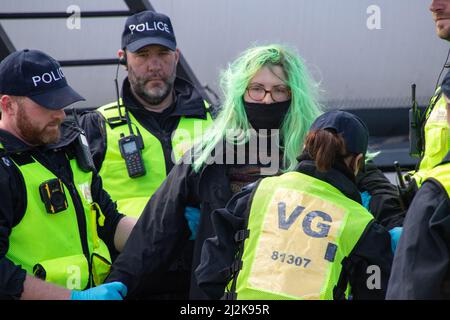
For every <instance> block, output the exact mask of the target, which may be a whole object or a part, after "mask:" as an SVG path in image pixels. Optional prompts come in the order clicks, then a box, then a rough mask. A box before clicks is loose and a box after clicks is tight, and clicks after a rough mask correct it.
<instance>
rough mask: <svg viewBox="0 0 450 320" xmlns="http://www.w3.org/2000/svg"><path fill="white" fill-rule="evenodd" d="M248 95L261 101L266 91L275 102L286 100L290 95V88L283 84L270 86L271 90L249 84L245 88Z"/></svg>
mask: <svg viewBox="0 0 450 320" xmlns="http://www.w3.org/2000/svg"><path fill="white" fill-rule="evenodd" d="M247 92H248V95H249V96H250V98H252V99H253V100H255V101H262V100H264V98H265V97H266V94H267V93H270V96H271V97H272V100H273V101H275V102H282V101H286V100H288V99H289V98H290V97H291V90H289V88H288V87H286V86H283V85H278V86H274V87H272V90H266V89H265V88H264V87H261V86H250V87H248V88H247Z"/></svg>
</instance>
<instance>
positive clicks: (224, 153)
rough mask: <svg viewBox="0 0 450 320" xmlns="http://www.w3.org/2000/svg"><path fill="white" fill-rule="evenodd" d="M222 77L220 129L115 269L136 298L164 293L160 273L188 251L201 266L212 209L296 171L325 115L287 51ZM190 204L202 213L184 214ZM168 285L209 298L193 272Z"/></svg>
mask: <svg viewBox="0 0 450 320" xmlns="http://www.w3.org/2000/svg"><path fill="white" fill-rule="evenodd" d="M221 80H222V83H221V84H222V88H223V90H224V95H225V97H224V102H223V105H222V108H221V111H220V113H219V114H218V116H217V118H216V120H215V123H214V125H213V126H212V128H211V129H210V130H209V131H207V132H206V134H205V135H204V136H203V138H202V140H201V141H199V142H198V143H197V144H196V145H195V147H194V148H193V149H192V150H191V151H192V152H190V153H187V154H186V155H185V156H184V158H183V159H182V160H181V162H179V163H178V164H177V165H176V166H175V167H174V168H173V169H172V171H171V172H170V174H169V175H168V177H167V179H166V180H165V182H164V183H163V184H162V185H161V187H160V188H159V189H158V191H157V192H156V193H155V194H154V195H153V197H152V198H151V200H150V201H149V203H148V204H147V206H146V207H145V209H144V211H143V213H142V215H141V217H140V219H139V222H138V223H137V226H136V228H135V229H134V231H133V232H132V235H131V237H130V239H129V240H128V242H127V245H126V248H125V249H124V253H123V254H121V255H120V256H119V257H118V259H117V260H116V262H115V264H114V265H113V267H112V273H111V275H110V277H109V279H108V281H114V279H121V281H124V283H126V285H127V287H128V288H129V292H130V293H129V297H131V298H133V297H135V298H136V297H137V298H139V297H146V296H150V295H151V294H153V293H155V291H158V290H161V288H164V286H166V285H167V281H168V279H167V278H163V277H161V276H160V275H161V273H163V272H166V271H167V270H166V269H167V268H168V265H169V264H170V262H171V261H172V260H173V259H174V258H175V257H178V256H180V255H181V253H182V252H183V251H184V250H189V251H190V252H191V253H192V254H191V257H192V268H193V269H195V268H196V267H197V265H198V263H199V258H200V251H201V247H202V244H203V241H204V239H206V238H209V237H211V236H213V235H214V230H213V229H212V227H211V221H210V212H211V211H213V210H214V209H217V208H221V207H224V206H225V205H226V203H227V201H228V200H230V198H231V197H232V196H233V194H234V193H237V192H239V191H240V190H241V188H242V187H244V186H246V185H247V184H250V183H252V182H255V181H257V180H258V179H259V178H261V177H264V176H267V175H275V174H278V173H281V172H283V171H289V170H292V169H293V168H295V166H296V165H297V160H296V157H297V156H298V154H300V151H301V148H302V146H303V140H304V138H305V134H306V132H307V130H308V129H309V127H310V125H311V123H312V122H313V121H314V119H315V118H316V117H317V116H318V115H319V114H320V113H321V108H320V105H319V103H318V102H317V86H316V84H315V83H314V82H313V80H312V79H311V77H310V76H309V73H308V70H307V68H306V66H305V64H304V63H303V61H302V59H301V58H300V57H299V56H298V55H297V54H296V53H295V52H294V51H293V50H292V49H290V48H287V47H285V46H281V45H267V46H258V47H252V48H250V49H248V50H246V51H244V52H243V53H242V54H241V55H240V56H239V57H238V58H237V59H236V60H235V61H234V62H233V63H231V65H230V66H229V67H228V68H227V70H226V71H225V72H224V73H223V74H222V78H221ZM186 207H194V208H198V209H200V210H199V211H198V210H197V211H195V210H192V211H191V210H187V211H186V213H185V208H186ZM196 212H197V214H196ZM191 213H192V214H191ZM198 215H199V216H198ZM189 239H191V240H192V239H195V241H189ZM169 271H170V270H169ZM169 280H170V281H174V282H176V283H178V284H179V285H178V288H179V289H180V291H181V293H182V292H185V293H186V298H187V297H188V295H189V296H190V297H191V298H196V299H201V298H204V296H203V294H202V292H201V291H200V289H199V288H198V286H197V284H196V280H195V278H192V281H191V272H188V273H186V275H185V277H184V278H180V277H178V278H176V277H172V278H170V279H169Z"/></svg>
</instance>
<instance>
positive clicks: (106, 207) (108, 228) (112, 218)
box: [91, 174, 124, 258]
mask: <svg viewBox="0 0 450 320" xmlns="http://www.w3.org/2000/svg"><path fill="white" fill-rule="evenodd" d="M91 191H92V198H93V200H94V201H95V202H97V204H98V205H99V207H100V209H101V210H102V213H103V215H104V216H105V222H104V225H103V226H100V225H98V226H97V232H98V235H99V237H100V238H101V239H102V240H103V241H104V242H105V243H106V245H107V246H108V249H109V251H110V253H111V256H112V257H113V258H115V257H116V256H117V255H118V254H119V252H118V251H117V250H116V248H115V245H114V235H115V233H116V229H117V225H118V224H119V221H120V219H122V218H123V217H124V215H123V214H120V213H119V212H118V211H117V206H116V203H115V202H113V201H112V199H111V197H110V196H109V194H108V193H107V192H106V191H105V190H104V189H103V185H102V179H101V178H100V176H98V175H96V174H94V175H93V178H92V187H91Z"/></svg>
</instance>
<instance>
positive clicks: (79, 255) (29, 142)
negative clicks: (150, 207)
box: [0, 49, 135, 300]
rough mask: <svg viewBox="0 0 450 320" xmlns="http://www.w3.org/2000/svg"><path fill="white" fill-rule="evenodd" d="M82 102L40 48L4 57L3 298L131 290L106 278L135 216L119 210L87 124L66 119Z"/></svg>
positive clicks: (0, 146) (0, 80)
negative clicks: (89, 149) (95, 159)
mask: <svg viewBox="0 0 450 320" xmlns="http://www.w3.org/2000/svg"><path fill="white" fill-rule="evenodd" d="M80 100H84V98H83V97H81V96H80V95H79V94H78V93H77V92H75V91H74V90H73V89H72V88H71V87H70V86H69V85H68V83H67V81H66V79H65V76H64V74H63V72H62V70H61V67H60V65H59V63H58V62H57V61H56V60H54V59H53V58H52V57H50V56H48V55H47V54H45V53H43V52H41V51H38V50H28V49H25V50H21V51H17V52H14V53H12V54H10V55H9V56H8V57H6V58H5V59H4V60H3V61H2V62H1V63H0V105H1V110H2V114H1V120H0V157H1V161H0V202H1V206H0V270H1V272H0V298H1V299H73V300H79V299H122V298H123V296H125V295H126V291H127V288H126V287H125V286H124V285H123V284H121V283H119V282H116V283H111V284H105V285H102V283H103V280H104V279H105V277H106V276H107V274H108V272H109V268H110V264H111V257H110V256H111V254H110V253H112V252H115V251H116V250H119V251H120V250H121V249H122V248H123V246H124V244H125V241H126V239H127V238H128V235H129V233H130V232H131V229H132V228H133V226H134V223H135V220H134V219H132V218H124V216H123V215H121V214H119V213H118V212H117V210H116V208H115V206H114V203H113V202H112V201H111V199H110V197H109V195H108V194H107V193H106V192H105V191H104V190H103V189H102V182H101V179H100V177H99V176H98V175H97V174H96V172H95V169H94V168H93V166H91V167H89V166H87V165H86V164H87V163H88V161H87V160H89V159H88V158H86V157H87V155H86V154H82V153H81V152H80V150H81V149H80V148H82V147H83V146H81V145H80V141H81V140H82V139H81V140H80V135H81V132H82V130H81V129H80V128H79V127H77V126H76V125H75V124H70V123H69V122H67V123H65V124H64V125H62V124H63V120H64V119H65V113H64V110H63V108H64V107H66V106H68V105H70V104H72V103H74V102H77V101H80ZM84 141H85V139H84ZM83 160H84V161H83ZM94 286H98V287H95V288H91V287H94ZM89 288H91V289H89ZM81 290H84V291H81Z"/></svg>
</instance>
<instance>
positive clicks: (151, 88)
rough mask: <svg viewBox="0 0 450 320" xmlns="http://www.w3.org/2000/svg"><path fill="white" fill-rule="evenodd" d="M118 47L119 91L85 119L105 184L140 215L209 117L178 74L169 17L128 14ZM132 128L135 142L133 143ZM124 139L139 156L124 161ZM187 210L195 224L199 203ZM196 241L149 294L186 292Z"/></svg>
mask: <svg viewBox="0 0 450 320" xmlns="http://www.w3.org/2000/svg"><path fill="white" fill-rule="evenodd" d="M121 47H122V49H121V50H119V52H118V55H119V58H120V63H121V64H123V65H125V67H126V69H127V71H128V77H127V78H125V80H124V81H123V84H122V93H121V98H120V99H119V101H114V102H112V103H109V104H106V105H104V106H102V107H100V108H99V109H98V110H96V111H94V112H89V113H87V114H85V115H83V116H82V118H81V125H82V127H83V128H84V129H85V130H86V133H87V136H88V140H89V144H90V146H91V151H92V154H93V159H94V163H95V166H96V168H97V169H98V170H99V174H100V175H101V176H102V178H103V186H104V188H105V190H107V191H108V193H109V194H110V195H111V198H112V199H113V200H114V201H116V203H117V207H118V210H119V211H120V212H122V213H124V214H126V215H127V216H132V217H136V218H137V217H139V216H140V214H141V212H142V210H143V209H144V207H145V205H146V204H147V202H148V200H149V199H150V198H151V196H152V195H153V193H154V192H155V191H156V190H157V189H158V187H159V186H160V185H161V183H162V182H163V181H164V179H165V178H166V176H167V174H168V173H169V172H170V170H171V169H172V167H173V166H174V164H175V163H176V162H177V161H178V160H179V159H180V158H181V156H182V155H183V154H184V153H185V152H186V151H187V150H188V149H189V148H190V147H191V146H192V145H193V142H194V141H195V140H196V139H197V138H199V137H200V136H201V135H202V133H203V131H204V130H205V129H206V128H207V127H208V126H209V125H210V124H211V123H212V118H211V115H210V112H209V105H208V103H207V102H206V101H205V100H204V99H203V98H202V96H201V95H200V92H199V91H198V90H197V89H196V88H195V87H194V86H193V85H192V84H191V83H189V82H188V81H187V80H185V79H182V78H180V77H177V76H176V70H177V64H178V62H179V59H180V51H179V49H178V48H177V42H176V37H175V32H174V29H173V27H172V23H171V20H170V18H169V17H168V16H166V15H164V14H162V13H157V12H153V11H143V12H139V13H136V14H134V15H132V16H130V17H128V19H127V20H126V22H125V27H124V30H123V34H122V45H121ZM119 105H120V110H119V108H118V106H119ZM129 122H130V123H131V126H132V130H133V132H131V130H130V127H129V126H128V123H129ZM133 133H134V137H135V138H136V139H135V140H136V142H137V143H136V144H133V143H132V142H133V141H132V140H133ZM128 137H130V139H129V138H128ZM122 138H123V139H122ZM127 139H128V140H127ZM119 141H122V142H128V143H127V144H126V145H125V144H122V143H119ZM126 146H128V147H127V148H128V149H130V148H131V149H130V150H132V151H135V152H134V154H135V155H136V154H138V155H137V157H138V159H137V161H134V162H132V161H128V160H127V159H128V158H127V157H126V156H125V153H124V150H126V148H124V147H126ZM130 157H131V156H130ZM139 158H141V159H142V161H140V160H139ZM136 168H137V169H136ZM185 216H186V220H187V221H188V223H189V225H190V226H193V225H195V224H196V223H197V220H198V216H199V210H198V208H194V207H187V208H186V210H185ZM193 232H194V231H193ZM192 245H193V244H192V241H189V242H188V248H187V249H186V250H187V252H186V253H185V254H184V255H182V257H180V258H179V259H178V260H177V261H175V262H174V264H173V266H171V267H170V270H171V271H169V272H168V273H167V277H161V281H160V284H159V285H158V284H156V285H155V284H153V285H152V293H148V294H145V296H146V297H147V298H152V297H153V298H158V299H159V298H169V297H170V298H186V296H185V295H184V293H185V292H186V290H187V289H186V288H187V287H188V286H189V283H188V282H186V281H183V279H186V278H188V277H189V276H188V275H189V274H190V271H189V270H190V258H187V257H186V256H190V253H188V251H190V250H191V249H189V248H192ZM169 283H173V285H170V284H169Z"/></svg>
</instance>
